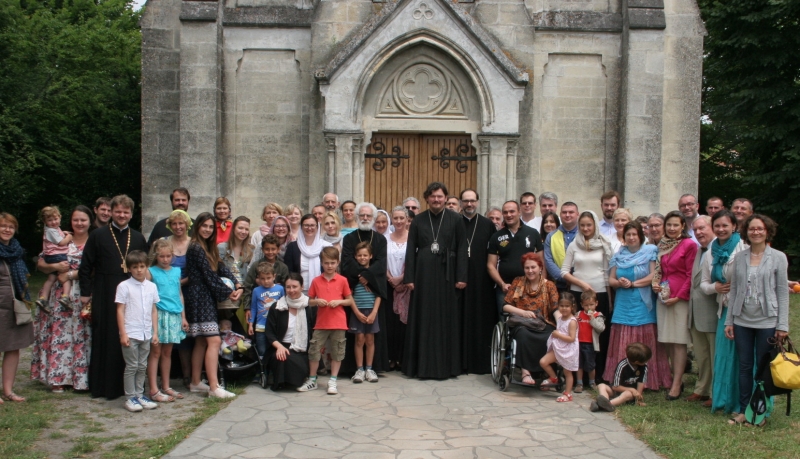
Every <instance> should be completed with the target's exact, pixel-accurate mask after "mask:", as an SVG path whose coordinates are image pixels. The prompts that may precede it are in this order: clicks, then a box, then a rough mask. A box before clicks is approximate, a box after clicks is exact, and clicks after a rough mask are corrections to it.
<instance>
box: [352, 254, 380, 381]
mask: <svg viewBox="0 0 800 459" xmlns="http://www.w3.org/2000/svg"><path fill="white" fill-rule="evenodd" d="M355 257H356V262H358V264H359V265H361V266H363V267H364V268H368V267H369V262H370V260H372V245H370V243H369V241H364V242H361V243H359V244H358V245H356V253H355ZM353 300H355V301H354V304H353V306H352V308H353V314H351V315H350V323H349V324H348V325H349V328H350V333H354V334H355V335H356V347H355V349H354V351H355V357H356V374H355V375H353V378H352V381H353V382H354V383H361V382H364V380H365V379H366V380H367V381H369V382H372V383H376V382H378V375H377V374H376V373H375V371H374V370H373V369H372V360H373V357H374V356H375V333H378V332H380V331H381V329H380V327H379V326H378V321H377V317H378V308H380V306H381V297H379V296H376V295H375V294H374V293H373V292H371V291H369V290H368V289H366V288H364V286H363V285H361V283H357V284H356V286H355V288H354V289H353ZM365 345H366V361H367V365H366V366H364V360H365V358H364V357H365V355H364V354H365V352H364V347H365Z"/></svg>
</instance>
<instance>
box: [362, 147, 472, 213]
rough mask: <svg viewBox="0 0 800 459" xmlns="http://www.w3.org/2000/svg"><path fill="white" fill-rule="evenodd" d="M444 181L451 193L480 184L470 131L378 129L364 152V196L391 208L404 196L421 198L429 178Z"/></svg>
mask: <svg viewBox="0 0 800 459" xmlns="http://www.w3.org/2000/svg"><path fill="white" fill-rule="evenodd" d="M434 181H437V182H442V183H444V184H445V185H446V186H447V189H448V191H449V192H450V194H451V195H454V196H458V195H459V193H461V190H463V189H464V188H475V189H477V187H478V162H477V156H476V154H475V149H474V148H473V147H472V140H471V138H470V136H469V135H431V134H389V133H381V132H377V133H375V134H373V136H372V142H371V143H370V144H369V145H368V146H367V153H366V154H365V155H364V197H365V199H366V200H367V201H368V202H371V203H373V204H375V205H376V206H377V207H379V208H382V209H386V210H387V211H390V210H391V209H392V208H393V207H394V206H398V205H401V204H402V203H403V199H405V198H406V197H408V196H414V197H416V198H417V199H419V200H420V205H421V209H420V211H423V210H426V209H427V205H426V203H425V200H424V199H423V198H422V193H423V192H424V191H425V188H426V187H427V186H428V184H429V183H430V182H434Z"/></svg>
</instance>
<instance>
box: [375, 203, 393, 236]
mask: <svg viewBox="0 0 800 459" xmlns="http://www.w3.org/2000/svg"><path fill="white" fill-rule="evenodd" d="M372 229H374V230H375V231H377V232H378V234H380V235H382V236H385V237H388V236H389V234H391V233H392V231H391V229H390V228H389V213H388V212H386V211H385V210H383V209H378V214H377V215H375V223H374V224H373V225H372Z"/></svg>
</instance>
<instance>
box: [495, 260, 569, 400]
mask: <svg viewBox="0 0 800 459" xmlns="http://www.w3.org/2000/svg"><path fill="white" fill-rule="evenodd" d="M521 261H522V268H523V269H524V271H525V275H524V276H521V277H517V278H516V279H514V281H513V282H512V283H511V287H509V289H508V293H507V294H506V298H505V302H506V304H505V305H504V306H503V312H505V313H508V314H510V315H514V316H520V317H530V318H535V317H539V318H543V319H544V321H545V324H546V325H545V329H544V330H543V331H541V332H534V331H532V330H530V329H528V328H526V327H515V328H514V329H512V330H511V337H512V339H514V340H516V342H517V363H518V365H519V367H520V368H522V383H523V384H529V385H535V384H536V382H535V381H534V379H533V377H532V376H531V371H536V372H539V371H541V367H540V366H539V359H541V358H542V356H544V355H545V354H546V353H547V338H548V337H549V336H550V334H551V333H552V332H553V330H555V319H554V317H553V313H554V312H555V310H556V308H557V307H558V291H557V290H556V286H555V284H553V282H551V281H549V280H547V279H545V277H544V262H543V261H542V259H541V258H540V257H539V255H538V254H534V253H526V254H525V255H523V256H522V260H521Z"/></svg>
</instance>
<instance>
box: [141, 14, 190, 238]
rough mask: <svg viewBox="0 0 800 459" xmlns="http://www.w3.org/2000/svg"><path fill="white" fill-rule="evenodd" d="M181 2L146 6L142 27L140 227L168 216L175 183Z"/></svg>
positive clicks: (148, 226)
mask: <svg viewBox="0 0 800 459" xmlns="http://www.w3.org/2000/svg"><path fill="white" fill-rule="evenodd" d="M181 3H182V2H181V0H159V1H151V2H149V3H148V4H147V9H146V10H145V13H144V16H143V17H142V20H141V27H142V203H141V204H142V208H143V209H144V211H143V212H142V227H143V228H146V229H147V230H148V231H149V229H150V228H152V227H153V225H154V224H155V222H156V221H158V220H159V219H161V218H164V217H165V216H167V215H168V214H169V212H170V210H172V208H171V207H170V204H169V199H168V198H165V196H169V193H170V192H171V191H172V190H173V189H174V188H175V187H177V186H178V183H180V159H181V154H180V109H181V105H180V83H179V81H180V59H181V36H180V20H179V19H178V17H179V16H180V11H181Z"/></svg>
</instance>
